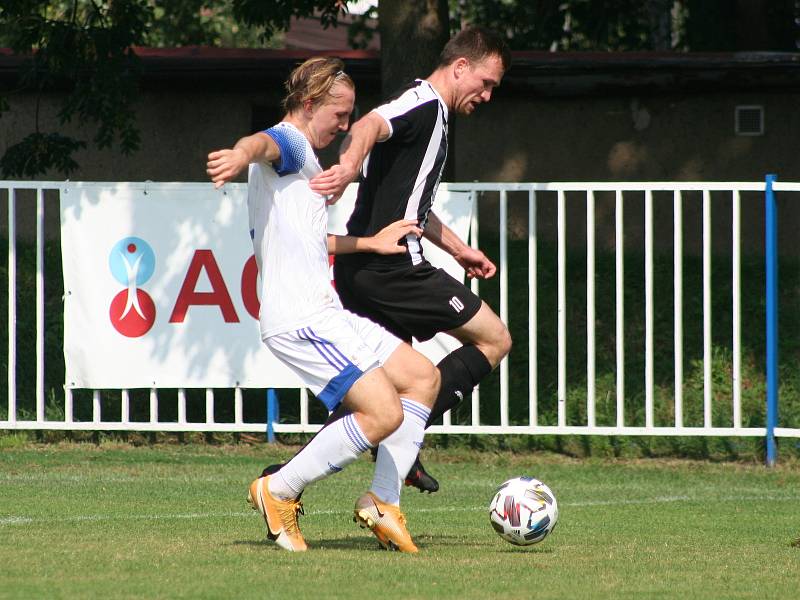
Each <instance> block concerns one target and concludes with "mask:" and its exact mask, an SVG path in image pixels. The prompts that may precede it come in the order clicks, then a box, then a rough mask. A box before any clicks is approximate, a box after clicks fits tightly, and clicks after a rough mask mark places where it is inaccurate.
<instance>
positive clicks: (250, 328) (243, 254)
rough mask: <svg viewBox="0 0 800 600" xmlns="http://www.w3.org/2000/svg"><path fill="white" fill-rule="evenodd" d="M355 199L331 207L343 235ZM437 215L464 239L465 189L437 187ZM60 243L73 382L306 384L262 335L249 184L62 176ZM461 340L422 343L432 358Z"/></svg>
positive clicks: (457, 272)
mask: <svg viewBox="0 0 800 600" xmlns="http://www.w3.org/2000/svg"><path fill="white" fill-rule="evenodd" d="M443 187H444V186H443ZM354 199H355V186H350V188H348V190H347V193H346V194H345V196H344V197H343V198H342V199H341V200H340V201H339V202H338V203H337V204H335V205H333V206H331V207H330V209H329V230H330V231H331V232H335V233H344V225H345V223H346V222H347V218H348V217H349V215H350V212H351V210H352V206H353V202H354ZM435 211H436V213H437V214H438V215H439V217H440V218H441V219H442V221H443V222H444V223H446V224H447V225H448V226H450V227H451V228H452V229H453V230H454V231H455V232H456V233H457V234H458V235H459V237H461V238H462V239H466V237H467V232H468V229H469V218H470V212H471V204H470V196H469V194H466V193H449V192H447V191H446V190H445V189H442V188H440V192H439V193H438V194H437V198H436V203H435ZM61 245H62V260H63V271H64V354H65V361H66V385H67V386H68V387H70V388H91V389H105V388H150V387H159V388H178V387H183V388H193V387H200V388H205V387H220V388H225V387H234V386H240V387H245V388H265V387H272V388H281V387H299V385H300V384H299V381H298V380H297V379H296V377H295V376H294V374H293V373H291V371H289V370H288V369H287V368H286V367H284V366H283V365H282V364H281V363H280V362H279V361H278V360H277V359H275V358H274V357H273V356H272V354H271V353H270V352H269V351H268V350H267V349H266V347H265V346H264V345H263V344H262V342H261V339H260V335H259V328H258V310H259V299H258V293H257V290H258V286H257V277H258V271H257V268H256V263H255V258H254V257H253V247H252V243H251V240H250V236H249V232H248V222H247V186H246V184H228V185H226V186H224V188H223V189H221V190H215V189H214V187H213V185H212V184H210V183H65V184H64V186H63V188H62V190H61ZM424 252H425V255H426V257H428V259H429V260H430V261H431V262H432V263H433V264H435V265H437V266H440V267H443V268H445V269H447V270H448V272H450V273H451V274H452V275H454V276H455V277H457V278H463V271H462V270H461V269H460V267H459V266H458V265H457V264H456V263H455V261H453V260H452V258H450V257H449V256H448V255H446V254H445V253H443V252H441V251H440V250H439V249H438V248H435V247H433V246H432V245H430V244H427V245H425V250H424ZM437 337H438V336H437ZM442 338H446V336H442ZM456 345H457V342H453V341H452V340H450V339H449V338H447V339H434V340H431V341H430V342H427V343H426V344H423V345H422V346H421V349H422V350H423V352H425V353H426V354H428V355H429V356H430V357H431V359H432V360H434V362H436V361H438V360H439V359H440V358H441V357H442V356H443V355H444V354H445V353H446V352H447V351H448V348H452V347H454V346H456Z"/></svg>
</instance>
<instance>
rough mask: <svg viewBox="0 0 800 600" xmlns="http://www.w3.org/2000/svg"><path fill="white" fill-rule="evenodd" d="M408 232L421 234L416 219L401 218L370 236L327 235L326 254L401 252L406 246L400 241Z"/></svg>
mask: <svg viewBox="0 0 800 600" xmlns="http://www.w3.org/2000/svg"><path fill="white" fill-rule="evenodd" d="M409 233H411V234H413V235H416V236H421V235H422V230H421V229H420V228H419V227H417V221H416V219H401V220H400V221H395V222H394V223H391V224H389V225H387V226H386V227H384V228H383V229H381V230H380V231H379V232H378V233H376V234H375V235H374V236H372V237H356V236H352V235H328V254H352V253H354V252H372V253H375V254H402V253H403V252H405V251H406V247H405V246H403V245H401V244H400V241H401V240H402V239H403V238H404V237H406V236H407V235H408V234H409Z"/></svg>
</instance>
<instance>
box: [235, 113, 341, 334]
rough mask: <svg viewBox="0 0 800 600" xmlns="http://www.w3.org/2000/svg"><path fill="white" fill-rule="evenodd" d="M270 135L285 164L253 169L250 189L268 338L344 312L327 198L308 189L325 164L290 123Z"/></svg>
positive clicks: (263, 324) (262, 313) (262, 316)
mask: <svg viewBox="0 0 800 600" xmlns="http://www.w3.org/2000/svg"><path fill="white" fill-rule="evenodd" d="M265 133H266V134H267V135H269V136H270V137H271V138H272V139H274V140H275V142H276V143H277V144H278V147H279V148H280V150H281V159H280V164H278V165H272V164H263V163H253V164H251V165H250V172H249V179H248V186H247V206H248V212H249V217H250V237H251V238H252V240H253V249H254V252H255V256H256V262H257V263H258V272H259V275H260V276H261V311H260V313H259V321H260V324H261V338H262V339H266V338H268V337H269V336H272V335H275V334H278V333H284V332H286V331H290V330H296V329H299V328H301V327H304V326H305V325H306V323H307V321H308V318H309V317H311V316H312V315H315V314H317V313H319V312H320V311H321V310H323V309H325V308H337V309H341V308H342V305H341V302H340V301H339V297H338V296H337V294H336V292H335V290H334V289H333V286H331V280H330V272H329V266H328V245H327V232H328V213H327V207H326V204H325V198H324V197H323V196H320V195H319V194H316V193H314V192H313V191H311V188H310V187H309V185H308V182H309V180H310V179H311V178H313V177H314V176H315V175H316V174H317V173H320V172H321V171H322V168H321V167H320V164H319V161H318V160H317V157H316V155H315V154H314V150H313V148H312V147H311V144H309V143H308V140H307V139H306V137H305V136H304V135H303V134H302V133H300V131H299V130H298V129H297V128H296V127H294V126H293V125H291V124H290V123H286V122H281V123H278V124H277V125H276V126H274V127H271V128H270V129H267V130H266V131H265Z"/></svg>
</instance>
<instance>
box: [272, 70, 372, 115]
mask: <svg viewBox="0 0 800 600" xmlns="http://www.w3.org/2000/svg"><path fill="white" fill-rule="evenodd" d="M335 83H342V84H344V85H346V86H348V87H349V88H350V89H353V90H354V89H355V88H356V86H355V84H354V83H353V80H352V79H350V76H349V75H348V74H347V73H345V72H344V62H342V60H341V59H338V58H333V57H325V56H316V57H314V58H309V59H308V60H307V61H305V62H304V63H303V64H301V65H300V66H298V67H296V68H295V70H294V71H292V73H291V75H289V79H287V80H286V83H285V84H284V85H285V87H286V97H285V98H284V99H283V103H282V104H283V108H284V109H286V112H288V113H292V112H294V111H296V110H298V109H300V108H302V106H303V104H305V102H306V101H308V100H310V101H311V102H312V103H317V102H320V103H322V102H324V100H325V98H326V96H328V94H330V91H331V88H332V87H333V85H334V84H335Z"/></svg>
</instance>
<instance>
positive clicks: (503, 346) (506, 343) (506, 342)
mask: <svg viewBox="0 0 800 600" xmlns="http://www.w3.org/2000/svg"><path fill="white" fill-rule="evenodd" d="M476 346H478V348H479V349H480V350H481V352H483V353H484V355H485V356H486V360H488V361H489V363H490V364H491V365H492V368H495V367H496V366H497V365H498V364H500V361H501V360H503V359H504V358H505V357H506V356H508V353H509V352H511V333H509V331H508V327H506V326H505V325H504V324H503V322H502V321H500V320H499V319H498V321H497V326H496V327H494V328H493V330H492V332H491V335H489V336H487V339H485V340H483V341H482V343H478V344H476Z"/></svg>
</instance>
